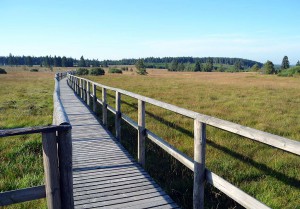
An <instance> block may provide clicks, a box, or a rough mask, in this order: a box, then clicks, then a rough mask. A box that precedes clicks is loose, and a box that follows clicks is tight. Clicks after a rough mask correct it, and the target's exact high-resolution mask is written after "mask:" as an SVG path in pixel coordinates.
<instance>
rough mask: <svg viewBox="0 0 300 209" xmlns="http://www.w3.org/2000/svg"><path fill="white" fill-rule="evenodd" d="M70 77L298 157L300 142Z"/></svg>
mask: <svg viewBox="0 0 300 209" xmlns="http://www.w3.org/2000/svg"><path fill="white" fill-rule="evenodd" d="M72 77H74V78H77V79H81V80H85V81H87V82H89V83H90V84H92V85H96V86H99V87H101V88H105V89H109V90H112V91H116V92H119V93H121V94H124V95H126V96H129V97H132V98H135V99H138V100H141V101H144V102H146V103H149V104H152V105H155V106H158V107H161V108H164V109H166V110H170V111H173V112H175V113H178V114H181V115H183V116H186V117H189V118H192V119H197V120H198V121H200V122H201V123H205V124H207V125H210V126H212V127H215V128H219V129H221V130H225V131H228V132H231V133H234V134H237V135H240V136H243V137H246V138H249V139H252V140H255V141H258V142H261V143H264V144H267V145H270V146H273V147H276V148H278V149H282V150H285V151H288V152H290V153H293V154H296V155H300V142H299V141H295V140H291V139H287V138H284V137H281V136H278V135H275V134H271V133H267V132H264V131H260V130H257V129H254V128H250V127H247V126H242V125H240V124H237V123H233V122H229V121H226V120H222V119H219V118H215V117H212V116H208V115H204V114H201V113H197V112H194V111H191V110H187V109H185V108H181V107H178V106H176V105H172V104H168V103H166V102H161V101H158V100H156V99H152V98H149V97H145V96H142V95H139V94H136V93H132V92H129V91H126V90H122V89H118V88H114V87H110V86H105V85H102V84H99V83H96V82H94V81H91V80H89V79H86V78H81V77H78V76H74V75H72ZM109 109H111V108H109Z"/></svg>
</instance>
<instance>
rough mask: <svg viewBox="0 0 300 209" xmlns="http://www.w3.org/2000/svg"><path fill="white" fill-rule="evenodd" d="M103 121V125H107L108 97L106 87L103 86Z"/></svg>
mask: <svg viewBox="0 0 300 209" xmlns="http://www.w3.org/2000/svg"><path fill="white" fill-rule="evenodd" d="M102 121H103V125H104V126H106V127H107V97H106V88H103V87H102Z"/></svg>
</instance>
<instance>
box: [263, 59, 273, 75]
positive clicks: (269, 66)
mask: <svg viewBox="0 0 300 209" xmlns="http://www.w3.org/2000/svg"><path fill="white" fill-rule="evenodd" d="M263 69H264V73H265V74H275V73H276V71H275V68H274V64H273V62H271V61H269V60H268V61H267V62H266V63H265V64H264V67H263Z"/></svg>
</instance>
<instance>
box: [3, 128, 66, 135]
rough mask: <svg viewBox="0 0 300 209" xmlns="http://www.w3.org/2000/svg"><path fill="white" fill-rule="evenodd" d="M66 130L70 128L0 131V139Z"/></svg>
mask: <svg viewBox="0 0 300 209" xmlns="http://www.w3.org/2000/svg"><path fill="white" fill-rule="evenodd" d="M68 128H70V126H57V125H50V126H36V127H26V128H13V129H2V130H0V137H6V136H16V135H23V134H35V133H41V132H44V133H49V132H54V131H57V130H64V129H68Z"/></svg>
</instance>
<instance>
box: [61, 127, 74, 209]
mask: <svg viewBox="0 0 300 209" xmlns="http://www.w3.org/2000/svg"><path fill="white" fill-rule="evenodd" d="M58 158H59V172H60V189H61V206H62V208H68V209H69V208H70V209H73V208H74V198H73V174H72V172H73V171H72V135H71V128H70V129H68V130H63V131H58Z"/></svg>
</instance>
